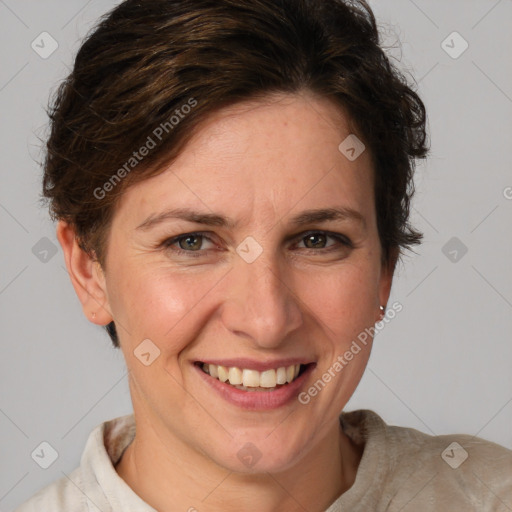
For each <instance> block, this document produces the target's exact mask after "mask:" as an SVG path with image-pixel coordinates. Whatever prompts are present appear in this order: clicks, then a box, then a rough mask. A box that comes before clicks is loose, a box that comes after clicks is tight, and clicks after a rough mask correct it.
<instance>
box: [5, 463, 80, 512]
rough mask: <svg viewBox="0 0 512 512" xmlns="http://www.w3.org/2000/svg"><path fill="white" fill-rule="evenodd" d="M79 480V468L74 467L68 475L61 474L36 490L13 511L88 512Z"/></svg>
mask: <svg viewBox="0 0 512 512" xmlns="http://www.w3.org/2000/svg"><path fill="white" fill-rule="evenodd" d="M80 480H81V475H80V468H76V469H75V470H74V471H73V472H72V473H70V474H69V476H63V477H62V478H60V479H59V480H56V481H55V482H53V483H51V484H50V485H48V486H46V487H44V488H43V489H41V490H40V491H38V492H37V493H36V494H34V495H33V496H32V497H31V498H30V499H29V500H27V501H25V502H24V503H23V504H21V505H20V506H19V507H18V508H17V509H16V510H15V511H14V512H41V511H43V510H52V511H58V510H66V511H68V512H82V511H83V512H88V510H89V509H88V506H87V503H86V501H85V499H84V496H83V493H82V492H81V491H80V487H81V482H80Z"/></svg>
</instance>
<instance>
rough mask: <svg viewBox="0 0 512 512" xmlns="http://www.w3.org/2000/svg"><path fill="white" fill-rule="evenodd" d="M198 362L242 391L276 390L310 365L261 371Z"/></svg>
mask: <svg viewBox="0 0 512 512" xmlns="http://www.w3.org/2000/svg"><path fill="white" fill-rule="evenodd" d="M196 364H197V365H198V366H199V368H201V370H202V371H203V372H204V373H206V374H208V375H210V377H213V378H214V379H217V380H220V381H221V382H224V383H225V384H228V385H230V386H233V387H234V388H236V389H240V390H242V391H275V390H276V389H279V388H282V387H283V386H287V385H288V384H290V383H291V382H293V381H294V380H295V379H297V378H298V377H299V376H300V375H302V374H303V373H304V371H305V370H306V368H307V367H308V366H309V364H294V365H290V366H281V367H279V368H275V369H270V370H265V371H263V372H259V371H257V370H250V369H247V368H238V367H235V366H232V367H228V366H221V365H217V364H208V363H202V362H198V363H196Z"/></svg>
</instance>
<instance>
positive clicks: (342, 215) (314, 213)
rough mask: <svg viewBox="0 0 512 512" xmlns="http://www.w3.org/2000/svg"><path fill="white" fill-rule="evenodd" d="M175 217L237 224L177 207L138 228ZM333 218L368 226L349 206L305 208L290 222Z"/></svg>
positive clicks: (212, 223) (300, 223)
mask: <svg viewBox="0 0 512 512" xmlns="http://www.w3.org/2000/svg"><path fill="white" fill-rule="evenodd" d="M175 219H178V220H185V221H188V222H194V223H196V224H204V225H205V226H216V227H227V228H234V227H235V226H236V222H233V221H231V220H229V219H228V218H226V217H224V216H222V215H219V214H215V213H203V212H198V211H194V210H191V209H190V208H175V209H171V210H166V211H164V212H162V213H157V214H151V215H150V216H149V217H148V218H147V219H146V220H145V221H144V222H143V223H142V224H140V225H139V226H137V228H136V229H140V230H143V231H147V230H149V229H150V228H152V227H154V226H156V225H158V224H162V223H164V222H166V221H169V220H175ZM333 220H348V221H355V222H357V223H359V224H361V226H362V227H363V228H366V220H365V218H364V216H363V215H362V214H361V213H360V212H358V211H357V210H354V209H353V208H347V207H337V208H319V209H312V210H305V211H303V212H301V213H299V214H298V215H296V216H294V217H292V218H291V219H290V224H291V225H293V226H303V225H306V224H313V223H321V222H328V221H333Z"/></svg>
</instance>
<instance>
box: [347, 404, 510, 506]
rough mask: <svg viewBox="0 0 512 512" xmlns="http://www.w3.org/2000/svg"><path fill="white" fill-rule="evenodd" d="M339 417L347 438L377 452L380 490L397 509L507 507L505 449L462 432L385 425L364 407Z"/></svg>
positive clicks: (508, 464) (508, 480)
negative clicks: (429, 431)
mask: <svg viewBox="0 0 512 512" xmlns="http://www.w3.org/2000/svg"><path fill="white" fill-rule="evenodd" d="M340 421H341V423H342V425H343V428H344V430H345V432H346V433H347V435H348V436H349V437H352V436H354V437H353V439H355V442H359V443H361V442H364V443H365V450H366V447H367V448H368V449H369V450H372V451H374V452H377V455H378V457H379V463H380V464H381V465H382V467H384V468H385V470H384V471H383V472H382V473H381V474H380V480H381V485H382V494H383V496H384V499H385V500H387V502H388V503H389V504H393V505H394V506H395V507H398V508H397V510H399V509H400V507H405V508H404V512H405V510H409V508H407V507H412V508H410V510H414V506H413V504H414V503H416V507H417V508H416V509H417V510H436V507H437V510H441V509H445V508H446V506H447V505H452V506H455V505H464V506H466V507H467V510H479V511H491V510H492V511H498V510H499V511H501V510H503V511H509V510H510V509H512V451H511V450H508V449H507V448H505V447H503V446H500V445H498V444H495V443H492V442H490V441H485V440H483V439H480V438H478V437H474V436H470V435H467V434H451V435H439V436H436V435H429V434H426V433H424V432H420V431H418V430H415V429H412V428H405V427H398V426H392V425H387V424H386V423H385V422H384V421H383V420H382V418H380V417H379V416H378V415H377V414H376V413H375V412H373V411H368V410H360V411H354V412H351V413H344V414H342V416H341V417H340ZM370 455H372V454H369V456H370ZM375 455H376V454H375V453H374V454H373V456H371V457H370V459H371V458H373V457H375ZM367 458H368V457H367ZM362 462H363V460H362ZM394 509H395V508H394V507H391V510H394Z"/></svg>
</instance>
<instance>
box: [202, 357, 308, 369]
mask: <svg viewBox="0 0 512 512" xmlns="http://www.w3.org/2000/svg"><path fill="white" fill-rule="evenodd" d="M197 362H201V363H206V364H214V365H217V366H225V367H227V368H231V367H236V368H241V369H243V368H245V369H247V370H256V371H259V372H264V371H265V370H272V369H277V368H281V367H283V366H284V367H287V366H292V365H295V364H301V365H306V364H310V363H312V362H313V361H311V360H307V359H304V358H297V357H290V358H286V359H275V360H266V361H262V360H257V359H247V358H243V357H240V358H234V359H201V360H200V361H197Z"/></svg>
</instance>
